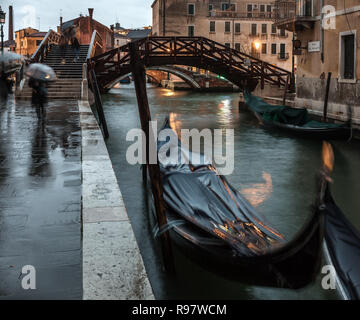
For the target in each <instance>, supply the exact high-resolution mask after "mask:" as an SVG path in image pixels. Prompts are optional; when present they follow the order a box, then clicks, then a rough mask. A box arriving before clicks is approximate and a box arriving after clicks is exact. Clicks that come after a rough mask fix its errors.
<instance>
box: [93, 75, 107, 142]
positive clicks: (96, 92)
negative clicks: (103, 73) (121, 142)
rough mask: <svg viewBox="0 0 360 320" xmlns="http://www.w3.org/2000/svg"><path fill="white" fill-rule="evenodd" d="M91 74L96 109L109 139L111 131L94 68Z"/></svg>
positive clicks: (105, 134)
mask: <svg viewBox="0 0 360 320" xmlns="http://www.w3.org/2000/svg"><path fill="white" fill-rule="evenodd" d="M90 76H91V81H90V83H91V88H92V91H93V93H94V98H95V105H96V110H97V113H98V116H99V121H100V124H101V126H102V128H103V131H104V137H105V139H107V138H109V131H108V128H107V124H106V119H105V114H104V109H103V105H102V102H101V95H100V90H99V86H98V83H97V79H96V74H95V71H94V70H91V71H90Z"/></svg>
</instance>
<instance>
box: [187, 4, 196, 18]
mask: <svg viewBox="0 0 360 320" xmlns="http://www.w3.org/2000/svg"><path fill="white" fill-rule="evenodd" d="M194 14H195V4H193V3H189V4H188V15H189V16H193V15H194Z"/></svg>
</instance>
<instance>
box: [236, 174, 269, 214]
mask: <svg viewBox="0 0 360 320" xmlns="http://www.w3.org/2000/svg"><path fill="white" fill-rule="evenodd" d="M262 177H263V179H264V180H265V182H264V183H254V184H252V185H251V186H250V187H249V188H243V189H241V190H240V193H241V194H242V195H243V196H244V197H245V198H246V200H247V201H249V202H250V204H251V205H252V206H254V207H258V206H260V205H261V204H262V203H264V202H265V201H266V200H267V199H268V198H269V196H270V195H271V194H272V192H273V184H272V178H271V175H270V174H269V173H266V172H263V175H262Z"/></svg>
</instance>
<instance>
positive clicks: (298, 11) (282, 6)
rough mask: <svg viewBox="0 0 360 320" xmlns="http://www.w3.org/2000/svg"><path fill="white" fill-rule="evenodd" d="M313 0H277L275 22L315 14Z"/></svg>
mask: <svg viewBox="0 0 360 320" xmlns="http://www.w3.org/2000/svg"><path fill="white" fill-rule="evenodd" d="M313 6H314V3H313V0H275V22H276V23H279V22H280V23H281V22H284V21H288V20H291V19H294V18H297V17H302V18H304V17H312V16H313Z"/></svg>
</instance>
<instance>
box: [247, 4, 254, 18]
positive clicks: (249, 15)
mask: <svg viewBox="0 0 360 320" xmlns="http://www.w3.org/2000/svg"><path fill="white" fill-rule="evenodd" d="M252 10H253V6H252V4H248V5H247V11H248V13H247V16H248V18H251V17H252Z"/></svg>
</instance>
